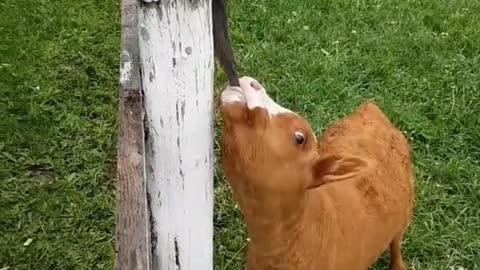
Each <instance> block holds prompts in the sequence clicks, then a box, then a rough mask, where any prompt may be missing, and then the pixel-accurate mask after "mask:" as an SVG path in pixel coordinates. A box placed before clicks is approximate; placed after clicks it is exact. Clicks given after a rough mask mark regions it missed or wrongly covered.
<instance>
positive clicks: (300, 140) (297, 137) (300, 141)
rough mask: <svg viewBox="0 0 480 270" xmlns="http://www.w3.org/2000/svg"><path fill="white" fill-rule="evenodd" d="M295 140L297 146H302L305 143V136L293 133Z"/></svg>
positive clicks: (296, 132)
mask: <svg viewBox="0 0 480 270" xmlns="http://www.w3.org/2000/svg"><path fill="white" fill-rule="evenodd" d="M295 140H296V142H297V144H298V145H302V144H304V143H305V135H304V134H303V133H302V132H300V131H295Z"/></svg>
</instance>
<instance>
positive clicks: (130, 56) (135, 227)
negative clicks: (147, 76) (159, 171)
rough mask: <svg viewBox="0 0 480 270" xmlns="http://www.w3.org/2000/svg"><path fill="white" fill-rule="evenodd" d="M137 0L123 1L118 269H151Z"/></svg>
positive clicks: (118, 184) (116, 262)
mask: <svg viewBox="0 0 480 270" xmlns="http://www.w3.org/2000/svg"><path fill="white" fill-rule="evenodd" d="M137 1H138V0H123V1H122V46H121V47H122V59H121V68H120V83H121V89H120V137H119V141H118V143H119V150H118V161H117V202H118V204H117V209H118V214H117V235H116V261H115V268H116V269H118V270H123V269H125V270H126V269H129V270H149V269H151V268H150V264H151V263H150V261H151V259H150V250H151V248H150V230H149V224H150V223H149V214H148V205H147V194H146V177H145V162H144V160H145V142H144V126H143V115H144V109H143V101H142V87H141V77H140V57H139V47H138V46H139V43H138V24H137V21H138V13H137V8H138V2H137Z"/></svg>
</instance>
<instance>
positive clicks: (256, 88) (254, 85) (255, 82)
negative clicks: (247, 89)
mask: <svg viewBox="0 0 480 270" xmlns="http://www.w3.org/2000/svg"><path fill="white" fill-rule="evenodd" d="M250 86H251V87H253V89H255V90H262V86H261V85H260V83H258V82H257V81H251V82H250Z"/></svg>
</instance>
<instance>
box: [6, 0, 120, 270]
mask: <svg viewBox="0 0 480 270" xmlns="http://www.w3.org/2000/svg"><path fill="white" fill-rule="evenodd" d="M118 2H119V1H116V0H105V1H46V0H43V1H42V0H39V1H33V2H32V1H29V0H2V1H1V2H0V37H1V41H0V269H1V268H2V267H7V266H10V267H11V268H10V269H35V270H40V269H111V268H112V267H113V259H114V255H115V253H114V245H113V243H114V233H115V196H114V193H113V189H114V185H113V180H112V179H113V178H112V175H114V171H113V169H114V167H113V166H114V164H115V160H114V155H115V151H116V149H115V147H116V136H117V135H116V133H117V108H118V106H117V104H118V103H117V100H118V95H117V91H118V88H117V81H118V80H117V78H118V75H117V74H118V68H119V63H120V62H119V60H118V59H119V42H120V38H119V37H120V32H119V31H120V25H119V12H118V11H119V4H118ZM29 238H31V239H33V242H32V243H31V244H30V245H29V246H27V247H24V246H23V244H24V242H25V241H26V240H27V239H29Z"/></svg>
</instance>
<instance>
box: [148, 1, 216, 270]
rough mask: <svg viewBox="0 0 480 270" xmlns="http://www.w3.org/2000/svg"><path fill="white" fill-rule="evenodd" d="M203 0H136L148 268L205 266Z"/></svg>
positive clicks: (207, 62) (208, 118)
mask: <svg viewBox="0 0 480 270" xmlns="http://www.w3.org/2000/svg"><path fill="white" fill-rule="evenodd" d="M211 16H212V14H211V0H183V1H178V0H162V1H158V0H143V1H142V5H141V8H140V11H139V26H140V27H139V29H140V30H139V31H140V38H139V39H140V40H139V43H140V59H141V63H142V87H143V91H144V94H145V99H144V100H145V104H144V106H145V117H146V126H147V127H146V131H147V133H146V137H147V139H146V145H145V147H146V167H147V191H148V194H149V197H150V209H151V222H152V223H151V224H152V227H151V231H152V268H153V269H156V270H177V269H179V270H180V269H181V270H211V269H213V173H214V170H213V168H214V156H213V143H214V128H213V123H214V119H213V106H214V104H213V69H214V62H213V61H214V59H213V36H212V22H211V18H212V17H211Z"/></svg>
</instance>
